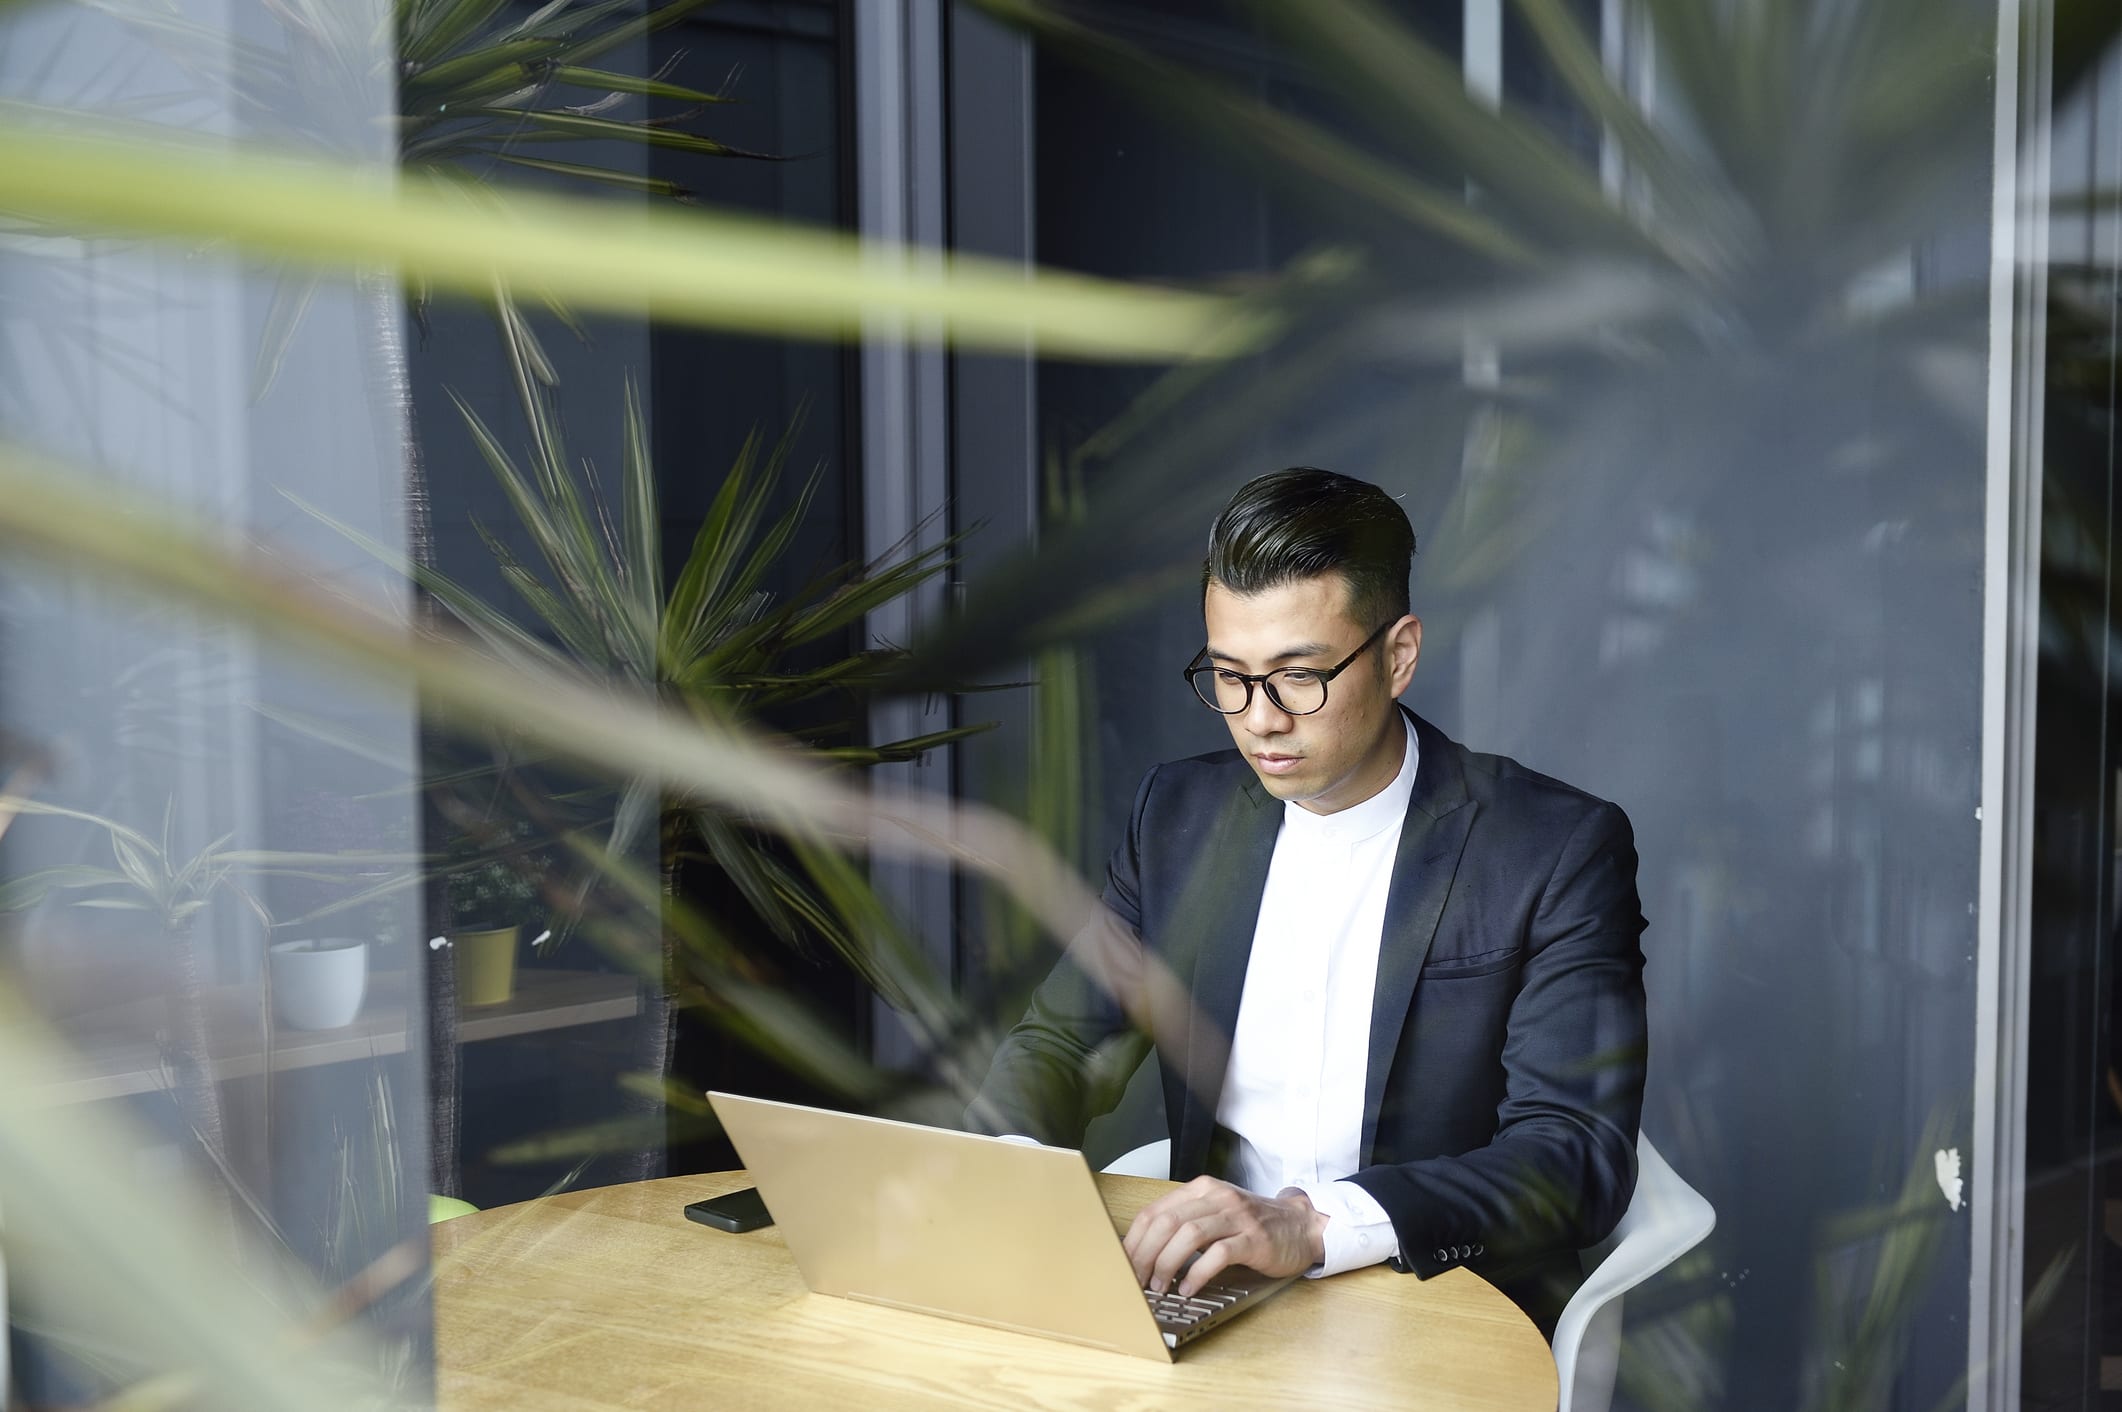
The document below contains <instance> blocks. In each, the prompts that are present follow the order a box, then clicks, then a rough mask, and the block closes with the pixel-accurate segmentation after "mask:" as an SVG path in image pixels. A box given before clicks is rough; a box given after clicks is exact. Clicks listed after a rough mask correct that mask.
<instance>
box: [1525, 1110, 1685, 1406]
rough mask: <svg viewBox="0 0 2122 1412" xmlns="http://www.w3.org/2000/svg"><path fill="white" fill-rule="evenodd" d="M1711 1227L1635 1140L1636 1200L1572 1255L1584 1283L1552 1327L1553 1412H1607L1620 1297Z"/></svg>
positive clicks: (1660, 1162) (1616, 1357) (1661, 1162)
mask: <svg viewBox="0 0 2122 1412" xmlns="http://www.w3.org/2000/svg"><path fill="white" fill-rule="evenodd" d="M1716 1228H1717V1212H1716V1209H1715V1208H1714V1207H1712V1206H1711V1205H1710V1204H1709V1202H1707V1201H1705V1200H1704V1199H1703V1198H1702V1195H1701V1193H1700V1192H1698V1191H1696V1190H1695V1189H1694V1188H1693V1187H1691V1186H1689V1185H1688V1184H1687V1183H1686V1182H1684V1181H1682V1180H1681V1179H1680V1175H1679V1173H1677V1172H1675V1171H1674V1170H1673V1169H1672V1167H1671V1166H1670V1165H1669V1164H1667V1162H1666V1160H1665V1159H1664V1158H1663V1157H1662V1156H1660V1155H1659V1154H1658V1149H1657V1148H1655V1147H1653V1146H1651V1142H1650V1139H1649V1138H1647V1137H1643V1136H1641V1135H1640V1134H1639V1135H1638V1136H1637V1138H1636V1194H1635V1196H1634V1197H1632V1198H1631V1199H1630V1200H1629V1203H1628V1210H1627V1211H1625V1212H1624V1213H1622V1216H1621V1222H1620V1224H1619V1225H1617V1226H1615V1227H1614V1230H1613V1234H1612V1235H1609V1236H1608V1237H1607V1238H1606V1239H1605V1240H1603V1241H1600V1242H1599V1243H1598V1244H1597V1245H1595V1246H1593V1247H1592V1248H1591V1249H1589V1250H1586V1251H1584V1252H1582V1254H1581V1255H1580V1256H1579V1258H1580V1259H1581V1260H1582V1261H1583V1263H1584V1268H1585V1276H1584V1284H1583V1285H1582V1287H1580V1288H1579V1289H1578V1290H1577V1293H1576V1294H1575V1295H1574V1296H1573V1297H1572V1298H1571V1299H1570V1301H1569V1305H1568V1307H1566V1308H1565V1309H1564V1310H1563V1311H1562V1317H1561V1319H1560V1320H1559V1321H1557V1323H1556V1325H1555V1340H1554V1350H1555V1371H1556V1374H1557V1375H1558V1377H1559V1379H1560V1382H1561V1387H1562V1395H1561V1404H1560V1409H1559V1412H1607V1407H1608V1405H1609V1404H1610V1403H1611V1402H1612V1400H1613V1395H1614V1375H1615V1373H1616V1372H1617V1371H1618V1370H1619V1364H1620V1355H1621V1296H1622V1295H1624V1294H1626V1293H1627V1292H1628V1291H1629V1290H1632V1289H1634V1288H1635V1287H1636V1286H1637V1285H1639V1284H1642V1283H1643V1282H1644V1281H1645V1280H1647V1279H1649V1278H1650V1277H1651V1276H1652V1275H1655V1274H1656V1273H1658V1271H1660V1270H1662V1269H1664V1268H1665V1267H1666V1266H1667V1265H1670V1264H1672V1263H1673V1261H1675V1260H1677V1259H1679V1258H1680V1257H1681V1256H1682V1255H1685V1254H1686V1253H1687V1252H1688V1251H1690V1250H1692V1249H1694V1248H1695V1247H1696V1246H1698V1245H1700V1244H1701V1243H1702V1242H1703V1240H1704V1239H1706V1238H1707V1237H1708V1235H1709V1233H1710V1232H1711V1231H1713V1230H1715V1229H1716Z"/></svg>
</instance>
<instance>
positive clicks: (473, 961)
mask: <svg viewBox="0 0 2122 1412" xmlns="http://www.w3.org/2000/svg"><path fill="white" fill-rule="evenodd" d="M522 933H523V929H522V928H521V927H502V928H500V929H499V930H497V931H490V932H460V933H458V934H457V935H456V936H453V937H451V938H450V952H451V954H452V955H453V956H455V957H456V959H457V1003H458V1004H459V1005H499V1004H500V1003H501V1002H502V1001H504V1000H506V999H508V998H509V997H510V996H512V995H514V994H515V993H516V938H517V937H519V936H521V935H522Z"/></svg>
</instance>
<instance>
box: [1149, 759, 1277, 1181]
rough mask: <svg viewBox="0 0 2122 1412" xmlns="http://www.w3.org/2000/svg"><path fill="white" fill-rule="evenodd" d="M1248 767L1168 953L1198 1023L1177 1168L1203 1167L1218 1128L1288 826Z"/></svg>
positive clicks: (1193, 882) (1183, 906)
mask: <svg viewBox="0 0 2122 1412" xmlns="http://www.w3.org/2000/svg"><path fill="white" fill-rule="evenodd" d="M1241 768H1243V769H1245V774H1246V777H1245V779H1244V781H1243V783H1242V784H1241V785H1240V787H1239V788H1238V789H1235V790H1233V791H1232V792H1231V794H1230V796H1229V799H1228V802H1227V803H1226V804H1225V806H1224V809H1223V812H1222V815H1221V817H1220V818H1219V819H1218V821H1217V827H1216V828H1215V829H1214V830H1212V831H1211V832H1210V835H1209V838H1208V840H1207V843H1206V845H1205V846H1204V847H1203V848H1202V850H1201V851H1200V852H1199V853H1198V854H1196V855H1195V858H1194V864H1193V876H1192V877H1190V878H1189V879H1188V880H1187V884H1186V890H1185V893H1184V894H1183V897H1182V900H1181V903H1180V906H1179V908H1178V909H1177V914H1176V915H1177V916H1179V917H1181V918H1187V919H1190V920H1189V921H1187V922H1186V923H1184V924H1183V925H1184V931H1185V942H1184V945H1183V947H1182V948H1181V949H1180V950H1178V951H1177V952H1167V955H1169V956H1171V957H1172V960H1173V961H1174V962H1175V964H1174V966H1173V969H1174V971H1175V972H1177V973H1178V974H1180V975H1182V976H1185V977H1187V978H1188V979H1189V981H1190V984H1189V987H1188V989H1189V990H1190V991H1191V993H1192V995H1193V1000H1194V1007H1195V1018H1196V1019H1197V1020H1198V1021H1199V1023H1198V1024H1196V1025H1194V1026H1192V1027H1191V1028H1190V1029H1189V1030H1188V1032H1187V1043H1186V1069H1185V1072H1186V1074H1188V1075H1191V1076H1192V1077H1193V1080H1194V1082H1193V1083H1192V1084H1191V1085H1189V1086H1188V1088H1187V1092H1186V1101H1185V1103H1184V1105H1183V1111H1182V1113H1181V1115H1180V1120H1179V1123H1178V1125H1177V1132H1178V1142H1179V1148H1178V1151H1177V1152H1175V1153H1174V1154H1173V1157H1174V1159H1175V1160H1174V1163H1173V1168H1172V1169H1173V1170H1174V1171H1179V1170H1188V1171H1192V1170H1196V1169H1197V1168H1198V1166H1199V1164H1200V1162H1202V1161H1203V1160H1205V1158H1206V1156H1207V1153H1208V1147H1209V1142H1210V1140H1211V1138H1212V1137H1213V1135H1214V1132H1215V1124H1216V1106H1217V1104H1218V1103H1220V1102H1221V1101H1222V1098H1223V1079H1224V1075H1225V1074H1226V1073H1227V1072H1228V1070H1229V1067H1230V1041H1231V1032H1232V1031H1233V1030H1234V1029H1235V1028H1236V1027H1237V1023H1238V1004H1239V1002H1240V1001H1241V1000H1242V999H1243V998H1244V995H1245V966H1246V962H1247V961H1248V960H1250V959H1251V957H1252V950H1253V932H1254V931H1255V930H1256V929H1257V926H1258V922H1259V917H1260V899H1261V898H1262V896H1263V895H1265V893H1266V891H1267V870H1268V865H1269V864H1271V863H1272V862H1273V861H1274V857H1275V837H1276V835H1277V834H1279V833H1280V832H1281V829H1282V802H1281V801H1280V800H1278V799H1276V798H1274V797H1273V796H1271V795H1270V794H1268V792H1267V791H1266V790H1265V789H1264V788H1262V787H1261V784H1260V781H1259V780H1258V779H1256V778H1254V777H1253V774H1252V771H1251V768H1250V767H1249V766H1241ZM1182 958H1183V959H1182ZM1182 1155H1183V1156H1184V1157H1186V1158H1187V1159H1189V1160H1190V1161H1191V1163H1192V1164H1193V1165H1190V1166H1186V1167H1184V1168H1182V1167H1181V1165H1180V1162H1179V1161H1178V1160H1176V1159H1179V1158H1181V1157H1182Z"/></svg>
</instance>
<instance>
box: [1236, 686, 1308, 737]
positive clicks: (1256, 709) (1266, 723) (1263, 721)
mask: <svg viewBox="0 0 2122 1412" xmlns="http://www.w3.org/2000/svg"><path fill="white" fill-rule="evenodd" d="M1295 720H1296V718H1295V717H1294V716H1292V715H1290V713H1289V712H1287V711H1285V710H1283V709H1282V708H1281V707H1280V706H1277V705H1276V704H1275V698H1274V697H1272V696H1269V695H1268V694H1267V683H1266V682H1255V683H1254V684H1253V699H1252V700H1251V701H1249V702H1247V703H1246V706H1245V728H1246V729H1247V730H1249V731H1251V732H1252V733H1253V734H1254V735H1280V734H1282V733H1283V732H1284V731H1286V730H1288V729H1289V728H1290V726H1291V725H1292V724H1293V723H1294V722H1295Z"/></svg>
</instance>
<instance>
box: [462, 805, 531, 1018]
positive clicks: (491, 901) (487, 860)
mask: <svg viewBox="0 0 2122 1412" xmlns="http://www.w3.org/2000/svg"><path fill="white" fill-rule="evenodd" d="M522 833H523V831H522V830H521V829H518V830H516V831H514V834H515V836H514V838H513V839H511V840H510V841H509V842H508V843H506V844H504V846H503V847H502V848H500V849H496V848H493V847H491V846H489V845H487V844H483V843H482V842H481V841H480V840H478V839H475V838H473V837H471V836H469V835H467V836H463V837H460V838H459V839H458V840H457V842H456V843H455V844H453V845H452V847H451V849H450V855H451V866H450V868H449V870H448V871H447V872H446V873H445V874H444V876H443V897H444V900H445V902H446V904H447V906H448V915H449V932H448V945H449V947H450V954H451V957H452V958H453V960H454V962H455V964H456V971H457V1003H458V1004H460V1005H499V1004H501V1003H502V1002H504V1001H506V1000H508V999H509V998H510V997H511V996H513V995H514V994H515V993H516V950H517V945H518V943H519V941H520V940H521V938H522V936H523V929H524V927H525V926H526V925H527V924H529V923H530V922H532V921H533V920H536V919H537V918H539V917H541V916H542V915H543V909H544V906H545V903H544V900H543V898H542V897H541V896H540V893H539V889H538V877H539V876H540V874H541V872H542V871H543V860H542V858H541V857H540V856H539V855H538V854H537V853H536V852H535V851H525V850H523V849H522V847H521V842H522ZM546 935H550V933H549V932H547V931H544V930H543V929H541V932H540V937H539V939H540V940H542V939H543V938H544V936H546Z"/></svg>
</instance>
